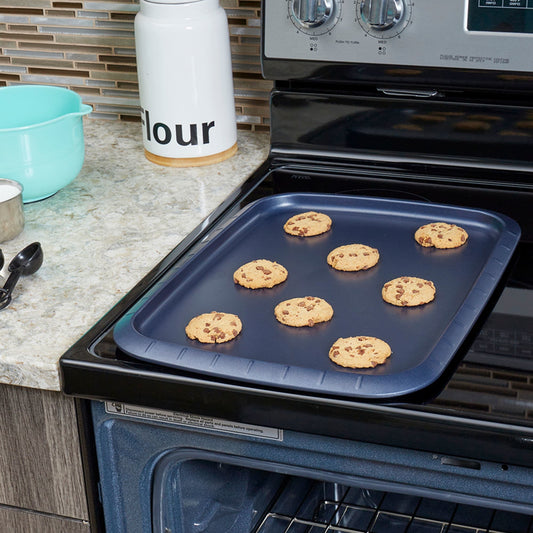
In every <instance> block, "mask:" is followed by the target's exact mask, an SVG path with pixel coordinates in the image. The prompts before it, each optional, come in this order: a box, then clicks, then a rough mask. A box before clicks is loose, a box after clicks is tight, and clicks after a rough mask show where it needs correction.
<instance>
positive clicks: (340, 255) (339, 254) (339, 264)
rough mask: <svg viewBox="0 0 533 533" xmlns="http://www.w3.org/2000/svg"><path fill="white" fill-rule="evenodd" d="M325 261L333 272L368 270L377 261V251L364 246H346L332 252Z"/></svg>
mask: <svg viewBox="0 0 533 533" xmlns="http://www.w3.org/2000/svg"><path fill="white" fill-rule="evenodd" d="M327 261H328V265H330V266H332V267H333V268H334V269H335V270H343V271H346V272H355V271H358V270H368V269H369V268H372V267H373V266H374V265H375V264H376V263H377V262H378V261H379V251H378V250H377V249H376V248H371V247H370V246H366V244H346V245H344V246H339V247H338V248H335V249H334V250H332V251H331V252H330V253H329V254H328V257H327Z"/></svg>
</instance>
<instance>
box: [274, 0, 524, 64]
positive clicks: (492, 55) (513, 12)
mask: <svg viewBox="0 0 533 533" xmlns="http://www.w3.org/2000/svg"><path fill="white" fill-rule="evenodd" d="M263 16H264V20H263V24H264V40H263V49H264V54H265V56H266V57H267V58H272V59H296V60H304V61H305V60H310V61H326V62H344V63H373V64H387V65H404V66H411V67H416V66H420V67H423V66H424V67H450V68H468V69H470V68H473V69H489V70H502V71H506V70H508V71H521V72H533V61H532V60H531V54H530V50H531V49H532V47H533V0H416V1H415V0H266V1H264V2H263Z"/></svg>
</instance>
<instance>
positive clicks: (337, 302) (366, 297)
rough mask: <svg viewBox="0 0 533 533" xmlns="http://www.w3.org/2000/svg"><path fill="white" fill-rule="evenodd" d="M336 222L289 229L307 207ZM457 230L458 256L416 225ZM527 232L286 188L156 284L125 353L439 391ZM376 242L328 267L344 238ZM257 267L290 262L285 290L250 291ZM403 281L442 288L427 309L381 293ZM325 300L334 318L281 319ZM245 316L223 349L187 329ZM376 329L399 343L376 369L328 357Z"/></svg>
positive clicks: (368, 387)
mask: <svg viewBox="0 0 533 533" xmlns="http://www.w3.org/2000/svg"><path fill="white" fill-rule="evenodd" d="M310 210H314V211H320V212H323V213H326V214H328V215H329V216H330V217H331V219H332V221H333V224H332V229H331V230H330V231H329V232H327V233H324V234H322V235H319V236H315V237H307V238H303V237H295V236H291V235H288V234H286V233H285V232H284V230H283V225H284V223H285V221H286V220H287V219H288V218H289V217H291V216H292V215H294V214H297V213H301V212H304V211H310ZM437 221H443V222H449V223H453V224H457V225H459V226H461V227H463V228H464V229H466V231H467V232H468V234H469V239H468V240H467V242H466V244H465V245H463V246H461V247H460V248H456V249H451V250H437V249H434V248H424V247H422V246H420V245H419V244H418V243H417V242H416V241H415V240H414V233H415V231H416V229H417V228H418V227H419V226H421V225H423V224H427V223H430V222H437ZM519 238H520V228H519V226H518V224H517V223H516V222H515V221H513V220H512V219H510V218H508V217H506V216H504V215H500V214H497V213H493V212H487V211H481V210H475V209H466V208H460V207H455V206H447V205H437V204H431V203H423V202H413V201H398V200H391V199H382V198H370V197H357V196H341V195H323V194H280V195H274V196H270V197H267V198H263V199H261V200H258V201H256V202H254V203H252V204H250V205H249V206H248V207H246V208H245V209H243V210H242V211H241V212H240V213H239V215H238V216H237V217H236V218H235V219H234V220H233V221H232V222H230V223H229V224H228V225H227V226H226V227H225V228H224V229H223V230H222V231H221V232H220V233H218V235H216V236H215V237H214V238H213V239H212V240H211V241H210V242H208V243H207V244H206V245H205V246H204V247H203V248H202V249H201V250H200V251H199V252H198V253H197V254H195V255H194V256H193V257H192V258H191V259H190V260H189V261H188V262H187V263H186V264H185V265H184V266H183V267H182V268H180V269H179V270H177V271H176V272H174V273H173V274H172V275H171V276H169V277H168V279H165V280H163V281H162V282H160V283H159V284H158V285H156V286H155V287H154V288H153V290H152V291H151V292H149V293H148V294H147V295H146V296H145V297H144V298H143V299H142V300H141V301H140V302H138V304H137V305H136V306H134V307H133V308H132V309H131V311H130V312H128V313H127V314H126V315H125V316H124V317H123V318H122V319H121V320H120V321H119V322H118V323H117V325H116V326H115V328H114V338H115V342H116V343H117V345H118V346H119V347H120V349H122V350H123V351H124V352H125V353H127V354H129V355H131V356H133V357H135V358H138V359H142V360H146V361H151V362H154V363H159V364H162V365H166V366H169V367H174V368H179V369H183V370H186V371H189V372H194V373H198V374H203V375H209V376H216V377H220V378H223V379H230V380H232V381H235V380H236V381H239V382H245V383H254V384H262V385H267V386H271V387H276V388H282V389H289V390H297V391H310V392H314V393H320V394H328V395H329V394H332V395H336V396H339V395H340V396H343V397H350V398H368V399H370V398H372V399H378V398H379V399H382V398H393V397H394V398H397V397H399V396H403V395H406V394H409V393H412V392H415V391H417V390H421V389H423V388H425V387H427V386H429V385H430V384H431V383H433V382H434V381H435V380H436V379H437V378H438V377H439V376H440V375H441V374H442V373H443V372H444V370H445V369H446V367H447V365H449V364H450V362H451V360H452V359H453V357H454V355H455V353H456V351H457V350H458V348H459V347H460V345H461V343H462V342H463V341H464V339H465V337H466V336H467V334H468V332H469V331H470V329H471V328H472V326H473V325H474V323H475V322H476V320H477V319H478V317H479V315H480V314H481V312H482V310H483V308H484V307H485V306H486V304H487V302H488V300H489V298H490V296H491V294H492V293H493V291H494V290H495V288H496V286H497V285H498V282H499V280H500V279H501V277H502V275H503V273H504V271H505V269H506V266H507V264H508V262H509V261H510V259H511V256H512V254H513V251H514V250H515V248H516V246H517V244H518V241H519ZM351 243H361V244H366V245H369V246H372V247H374V248H377V249H378V250H379V252H380V260H379V262H378V264H377V265H376V266H375V267H373V268H371V269H369V270H367V271H360V272H339V271H336V270H334V269H332V268H331V267H330V266H329V265H328V264H327V262H326V257H327V255H328V253H329V252H330V251H331V250H333V249H334V248H336V247H337V246H341V245H344V244H351ZM254 259H270V260H272V261H277V262H278V263H280V264H282V265H283V266H285V268H287V270H288V272H289V276H288V279H287V280H286V281H285V282H284V283H282V284H281V285H278V286H276V287H274V288H272V289H257V290H251V289H246V288H244V287H241V286H239V285H236V284H235V283H234V282H233V272H234V271H235V270H236V269H237V268H238V267H240V266H241V265H243V264H244V263H247V262H249V261H252V260H254ZM399 276H416V277H420V278H424V279H428V280H431V281H433V282H434V284H435V286H436V297H435V300H434V301H433V302H431V303H428V304H426V305H422V306H418V307H396V306H393V305H390V304H388V303H386V302H384V301H383V299H382V297H381V289H382V287H383V285H384V283H386V282H387V281H389V280H391V279H394V278H397V277H399ZM302 296H318V297H320V298H323V299H325V300H326V301H328V302H329V303H330V304H331V305H332V307H333V309H334V315H333V318H332V320H331V321H329V322H326V323H321V324H317V325H315V326H314V327H302V328H294V327H290V326H286V325H283V324H281V323H279V322H278V321H277V320H276V319H275V317H274V307H275V306H276V305H277V304H278V303H279V302H281V301H283V300H286V299H289V298H295V297H302ZM210 311H221V312H226V313H234V314H237V315H238V316H239V317H240V318H241V320H242V323H243V330H242V332H241V334H240V335H239V336H238V337H237V338H236V339H234V340H232V341H229V342H227V343H222V344H202V343H200V342H198V341H193V340H190V339H189V338H188V337H187V336H186V334H185V326H186V325H187V324H188V322H189V320H190V319H191V318H192V317H194V316H196V315H199V314H201V313H206V312H210ZM358 335H368V336H372V337H378V338H380V339H383V340H384V341H386V342H387V343H388V344H389V345H390V346H391V348H392V355H391V357H390V358H389V359H388V360H387V361H386V363H384V364H383V365H378V366H377V367H375V368H373V369H353V370H352V369H345V368H342V367H340V366H338V365H336V364H334V363H333V362H331V361H330V359H329V357H328V352H329V349H330V347H331V346H332V344H333V343H334V342H335V341H336V339H338V338H339V337H351V336H358Z"/></svg>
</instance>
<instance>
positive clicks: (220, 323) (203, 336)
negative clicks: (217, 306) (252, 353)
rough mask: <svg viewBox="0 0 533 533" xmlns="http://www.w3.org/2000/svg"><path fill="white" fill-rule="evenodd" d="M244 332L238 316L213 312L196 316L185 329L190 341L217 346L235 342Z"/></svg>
mask: <svg viewBox="0 0 533 533" xmlns="http://www.w3.org/2000/svg"><path fill="white" fill-rule="evenodd" d="M241 331H242V322H241V320H240V318H239V317H238V316H237V315H232V314H230V313H220V312H218V311H212V312H211V313H204V314H202V315H198V316H195V317H194V318H193V319H191V321H190V322H189V323H188V324H187V326H186V327H185V333H186V334H187V337H189V339H193V340H194V339H197V340H199V341H200V342H204V343H209V344H215V343H221V342H228V341H231V340H233V339H234V338H235V337H236V336H237V335H238V334H239V333H240V332H241Z"/></svg>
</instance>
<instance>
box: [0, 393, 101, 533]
mask: <svg viewBox="0 0 533 533" xmlns="http://www.w3.org/2000/svg"><path fill="white" fill-rule="evenodd" d="M0 464H1V465H2V466H1V468H0V531H1V532H3V531H6V532H7V531H9V532H14V533H15V532H19V531H20V532H23V533H33V532H35V533H48V532H51V533H52V532H53V533H62V532H65V533H78V532H80V533H81V532H84V533H89V531H90V526H89V514H88V508H87V500H86V496H85V487H84V482H83V470H82V463H81V453H80V444H79V437H78V430H77V424H76V413H75V408H74V400H73V399H71V398H67V397H65V396H63V395H62V394H61V393H60V392H53V391H43V390H37V389H29V388H23V387H16V386H11V385H0Z"/></svg>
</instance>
